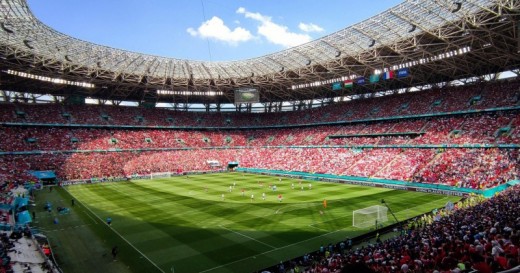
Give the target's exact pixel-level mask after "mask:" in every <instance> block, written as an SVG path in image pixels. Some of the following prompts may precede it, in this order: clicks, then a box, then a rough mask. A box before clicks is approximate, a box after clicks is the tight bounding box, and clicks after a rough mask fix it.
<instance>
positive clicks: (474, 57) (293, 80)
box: [0, 0, 520, 103]
mask: <svg viewBox="0 0 520 273" xmlns="http://www.w3.org/2000/svg"><path fill="white" fill-rule="evenodd" d="M519 8H520V1H516V0H408V1H404V2H403V3H401V4H399V5H397V6H395V7H393V8H391V9H389V10H387V11H385V12H383V13H381V14H378V15H376V16H373V17H372V18H369V19H367V20H365V21H362V22H359V23H357V24H355V25H353V26H349V27H347V28H345V29H342V30H340V31H338V32H335V33H333V34H330V35H327V36H325V37H323V38H321V39H318V40H315V41H312V42H309V43H306V44H303V45H301V46H297V47H293V48H289V49H286V50H283V51H279V52H276V53H273V54H269V55H265V56H261V57H257V58H252V59H246V60H239V61H226V62H204V61H192V60H183V59H174V58H165V57H160V56H152V55H146V54H141V53H136V52H130V51H125V50H120V49H115V48H110V47H106V46H102V45H97V44H93V43H90V42H87V41H82V40H79V39H76V38H73V37H70V36H68V35H65V34H62V33H60V32H58V31H56V30H53V29H51V28H50V27H48V26H46V25H45V24H43V23H42V22H40V21H39V20H38V19H37V18H36V17H35V16H34V15H33V14H32V13H31V11H30V8H29V7H28V4H27V2H26V1H25V0H1V1H0V16H1V22H0V27H1V28H0V58H1V59H0V60H1V62H0V69H1V70H2V73H1V74H0V85H1V86H0V89H1V90H12V91H21V92H29V93H31V92H32V93H48V94H52V95H64V96H67V95H72V94H78V95H82V96H89V97H95V98H102V99H108V100H129V101H154V102H161V101H162V102H187V101H188V100H189V101H190V102H192V103H194V102H197V103H230V102H231V103H232V102H233V92H234V90H236V89H237V88H240V87H254V88H256V89H258V90H259V91H260V100H261V101H262V102H276V101H278V102H279V101H288V100H308V99H323V98H328V97H333V96H339V95H346V94H353V93H369V92H374V91H377V90H386V89H397V88H404V87H410V86H420V85H425V84H430V83H437V82H446V81H451V80H456V79H461V78H469V77H478V76H482V75H485V74H490V73H497V72H502V71H506V70H516V69H518V68H519V66H520V57H519V56H520V54H519V50H520V41H519V39H520V38H519V36H520V34H519V32H520V25H519V23H518V19H519V17H520V13H519ZM404 67H408V68H409V70H410V76H409V77H406V78H401V79H395V80H392V81H379V82H377V83H368V78H369V76H370V75H372V74H374V73H382V72H385V71H387V70H396V69H399V68H404ZM20 72H22V73H20ZM25 73H27V74H25ZM34 76H40V80H41V79H42V77H46V78H44V79H47V80H49V79H50V82H42V81H40V80H35V79H33V78H34ZM361 76H362V77H365V78H366V79H367V81H366V84H365V85H362V86H361V85H359V86H355V88H354V89H353V90H351V89H343V90H341V91H336V92H333V91H332V90H331V83H332V82H334V81H342V80H345V79H355V78H357V77H361ZM29 78H31V79H29ZM58 79H60V80H58ZM65 81H68V82H65ZM83 82H87V83H89V84H88V85H86V84H83ZM57 83H68V84H64V85H61V84H60V85H58V84H57ZM158 90H165V91H167V92H159V93H158ZM161 93H162V94H161ZM187 94H191V95H187Z"/></svg>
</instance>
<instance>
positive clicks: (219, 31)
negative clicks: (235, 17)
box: [186, 16, 253, 45]
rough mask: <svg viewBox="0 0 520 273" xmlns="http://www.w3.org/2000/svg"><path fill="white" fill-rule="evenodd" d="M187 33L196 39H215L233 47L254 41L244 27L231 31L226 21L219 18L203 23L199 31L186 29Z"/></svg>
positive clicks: (214, 17) (215, 17)
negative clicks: (240, 43)
mask: <svg viewBox="0 0 520 273" xmlns="http://www.w3.org/2000/svg"><path fill="white" fill-rule="evenodd" d="M186 31H187V32H188V33H189V34H190V35H191V36H194V37H201V38H210V39H215V40H219V41H223V42H226V43H228V44H231V45H236V44H238V43H239V42H246V41H249V40H251V39H253V35H252V34H251V32H249V30H247V29H245V28H242V27H236V28H235V29H233V30H231V29H230V28H229V27H228V26H226V25H225V24H224V21H222V19H220V18H219V17H217V16H213V18H211V19H209V20H208V21H206V22H203V23H202V24H201V25H200V26H199V28H197V29H193V28H191V27H190V28H188V29H186Z"/></svg>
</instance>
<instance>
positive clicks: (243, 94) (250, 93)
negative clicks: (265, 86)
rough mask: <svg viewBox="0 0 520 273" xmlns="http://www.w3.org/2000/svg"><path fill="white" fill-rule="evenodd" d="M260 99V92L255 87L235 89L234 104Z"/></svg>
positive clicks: (254, 101) (253, 101)
mask: <svg viewBox="0 0 520 273" xmlns="http://www.w3.org/2000/svg"><path fill="white" fill-rule="evenodd" d="M259 101H260V94H259V93H258V89H256V88H251V87H250V88H239V89H236V90H235V104H240V103H256V102H259Z"/></svg>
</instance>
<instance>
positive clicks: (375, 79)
mask: <svg viewBox="0 0 520 273" xmlns="http://www.w3.org/2000/svg"><path fill="white" fill-rule="evenodd" d="M378 81H379V74H374V75H370V83H376V82H378Z"/></svg>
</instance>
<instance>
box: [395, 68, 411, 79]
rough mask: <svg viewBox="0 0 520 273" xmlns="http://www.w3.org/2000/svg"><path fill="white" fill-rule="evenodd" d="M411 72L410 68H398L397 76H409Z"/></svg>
mask: <svg viewBox="0 0 520 273" xmlns="http://www.w3.org/2000/svg"><path fill="white" fill-rule="evenodd" d="M409 72H410V71H409V70H408V68H401V69H399V70H397V77H398V78H405V77H408V74H409Z"/></svg>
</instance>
